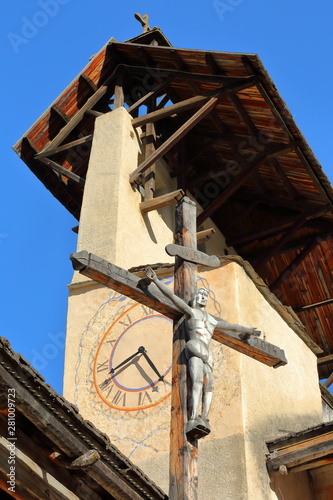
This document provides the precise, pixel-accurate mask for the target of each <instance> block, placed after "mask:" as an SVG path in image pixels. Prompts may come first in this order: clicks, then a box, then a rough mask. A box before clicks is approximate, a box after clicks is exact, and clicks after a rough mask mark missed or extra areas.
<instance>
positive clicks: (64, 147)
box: [35, 113, 103, 160]
mask: <svg viewBox="0 0 333 500" xmlns="http://www.w3.org/2000/svg"><path fill="white" fill-rule="evenodd" d="M101 114H103V113H101ZM92 138H93V134H90V135H86V136H85V137H81V138H80V139H77V140H76V141H72V142H68V143H67V144H63V145H62V146H58V147H57V148H54V149H51V150H49V151H42V152H41V153H37V154H36V155H35V159H36V160H39V159H40V158H44V157H45V156H52V155H56V154H58V153H63V152H64V151H67V150H68V149H71V148H75V147H77V146H82V144H86V143H89V142H91V141H92Z"/></svg>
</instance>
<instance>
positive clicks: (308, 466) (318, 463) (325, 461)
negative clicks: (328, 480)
mask: <svg viewBox="0 0 333 500" xmlns="http://www.w3.org/2000/svg"><path fill="white" fill-rule="evenodd" d="M331 464H333V458H321V459H318V460H311V461H310V462H306V463H304V464H302V465H296V466H295V467H291V468H290V469H288V472H290V473H291V474H295V473H297V472H303V471H307V470H313V469H317V468H318V467H325V466H326V465H331Z"/></svg>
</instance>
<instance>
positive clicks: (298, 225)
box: [255, 214, 307, 269]
mask: <svg viewBox="0 0 333 500" xmlns="http://www.w3.org/2000/svg"><path fill="white" fill-rule="evenodd" d="M306 220H307V215H306V214H301V215H300V216H299V217H298V218H297V220H296V221H295V223H294V224H293V225H292V226H291V227H290V228H289V229H288V230H287V231H286V232H285V233H284V234H283V236H281V238H279V239H278V241H277V242H276V243H274V245H273V246H272V247H271V248H270V249H269V250H267V253H266V254H265V255H264V256H263V257H262V258H261V259H258V260H256V263H255V266H256V269H258V268H260V267H262V266H264V265H265V264H266V262H267V261H268V260H269V259H270V258H271V257H272V256H273V255H274V254H275V252H277V251H278V250H280V248H282V247H283V246H284V245H285V243H286V242H287V241H288V240H289V239H290V238H291V237H292V235H293V234H294V233H296V232H297V231H298V230H299V229H300V228H301V227H302V226H303V225H304V223H305V221H306Z"/></svg>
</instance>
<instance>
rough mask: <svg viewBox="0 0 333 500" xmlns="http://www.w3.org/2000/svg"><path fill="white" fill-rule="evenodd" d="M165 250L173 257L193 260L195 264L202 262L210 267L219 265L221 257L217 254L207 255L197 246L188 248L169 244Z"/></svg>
mask: <svg viewBox="0 0 333 500" xmlns="http://www.w3.org/2000/svg"><path fill="white" fill-rule="evenodd" d="M165 251H166V253H167V254H168V255H171V256H172V257H175V256H177V257H179V258H181V259H184V260H186V261H188V262H193V263H194V264H201V265H202V266H208V267H219V265H220V259H219V258H218V257H216V255H207V254H206V253H204V252H200V250H197V248H195V249H194V248H188V247H184V246H180V245H173V244H170V245H167V246H166V247H165Z"/></svg>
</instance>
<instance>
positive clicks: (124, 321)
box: [119, 314, 132, 327]
mask: <svg viewBox="0 0 333 500" xmlns="http://www.w3.org/2000/svg"><path fill="white" fill-rule="evenodd" d="M119 323H120V324H121V325H124V326H125V327H127V326H130V325H131V324H132V320H131V318H130V315H129V314H126V316H124V317H123V318H122V320H119Z"/></svg>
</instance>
